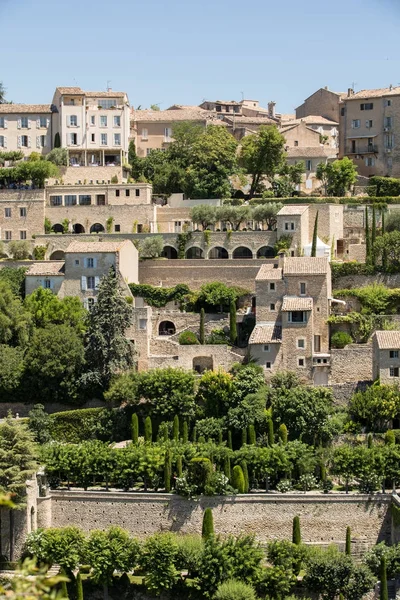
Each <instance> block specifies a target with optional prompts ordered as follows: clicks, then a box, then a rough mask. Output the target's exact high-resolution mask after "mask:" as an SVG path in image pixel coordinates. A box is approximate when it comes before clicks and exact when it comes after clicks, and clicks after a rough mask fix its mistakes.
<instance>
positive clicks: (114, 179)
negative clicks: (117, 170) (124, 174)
mask: <svg viewBox="0 0 400 600" xmlns="http://www.w3.org/2000/svg"><path fill="white" fill-rule="evenodd" d="M111 183H114V184H115V183H118V177H117V176H116V175H113V176H112V177H111Z"/></svg>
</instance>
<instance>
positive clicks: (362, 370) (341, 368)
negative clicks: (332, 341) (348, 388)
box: [330, 344, 373, 384]
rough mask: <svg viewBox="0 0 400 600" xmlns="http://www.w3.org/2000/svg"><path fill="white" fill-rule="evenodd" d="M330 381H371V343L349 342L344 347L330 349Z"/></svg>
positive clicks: (334, 382)
mask: <svg viewBox="0 0 400 600" xmlns="http://www.w3.org/2000/svg"><path fill="white" fill-rule="evenodd" d="M330 352H331V369H330V383H331V384H343V383H349V382H354V380H355V377H356V378H357V380H358V381H360V382H361V381H368V382H371V381H372V379H373V376H372V345H371V344H349V345H348V346H346V347H345V348H343V349H341V350H339V349H334V348H332V349H331V351H330Z"/></svg>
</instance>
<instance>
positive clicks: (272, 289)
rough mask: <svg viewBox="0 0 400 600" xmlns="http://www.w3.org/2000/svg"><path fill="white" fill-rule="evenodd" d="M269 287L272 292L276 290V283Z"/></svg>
mask: <svg viewBox="0 0 400 600" xmlns="http://www.w3.org/2000/svg"><path fill="white" fill-rule="evenodd" d="M269 289H270V292H274V291H275V283H270V284H269Z"/></svg>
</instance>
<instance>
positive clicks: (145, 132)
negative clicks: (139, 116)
mask: <svg viewBox="0 0 400 600" xmlns="http://www.w3.org/2000/svg"><path fill="white" fill-rule="evenodd" d="M148 135H149V132H148V130H147V129H142V140H147V139H148Z"/></svg>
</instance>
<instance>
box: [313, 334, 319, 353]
mask: <svg viewBox="0 0 400 600" xmlns="http://www.w3.org/2000/svg"><path fill="white" fill-rule="evenodd" d="M314 352H321V336H320V335H314Z"/></svg>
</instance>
